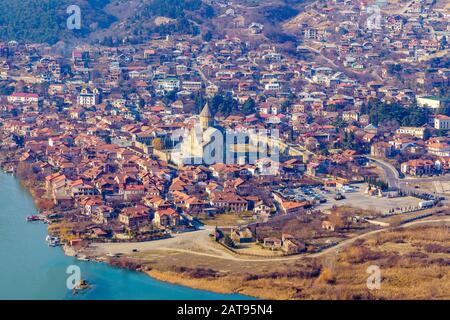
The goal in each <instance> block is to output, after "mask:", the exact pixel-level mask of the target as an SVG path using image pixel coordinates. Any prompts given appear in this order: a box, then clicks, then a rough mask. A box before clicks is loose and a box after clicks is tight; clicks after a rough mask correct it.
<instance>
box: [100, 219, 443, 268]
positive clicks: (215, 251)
mask: <svg viewBox="0 0 450 320" xmlns="http://www.w3.org/2000/svg"><path fill="white" fill-rule="evenodd" d="M446 222H449V223H450V218H445V219H434V220H423V221H413V222H410V223H406V224H404V225H402V226H401V227H402V228H407V227H412V226H416V225H422V224H434V223H446ZM389 229H390V228H389V227H388V228H383V229H378V230H374V231H370V232H367V233H364V234H361V235H358V236H356V237H354V238H351V239H347V240H344V241H342V242H340V243H339V244H337V245H335V246H333V247H330V248H328V249H325V250H323V251H321V252H318V253H313V254H308V255H296V256H289V257H280V258H242V257H239V256H238V255H235V254H232V253H231V252H227V251H226V250H225V249H222V248H217V247H215V246H214V245H211V241H210V239H209V233H210V231H209V230H207V229H205V230H200V231H196V232H190V233H186V234H181V235H177V236H176V237H174V238H171V239H166V240H160V241H150V242H142V243H114V244H98V245H95V246H94V247H93V248H94V249H95V250H96V252H97V253H98V254H106V253H122V254H126V253H132V252H133V249H138V250H139V251H140V252H146V251H152V250H157V251H173V252H182V253H188V254H194V255H198V256H205V257H210V258H217V259H225V260H232V261H241V262H271V261H272V262H280V261H291V260H301V259H306V258H319V257H322V256H325V255H327V254H330V253H333V252H336V251H337V250H340V249H342V248H344V247H346V246H348V245H350V244H352V243H353V242H355V241H356V240H358V239H366V238H369V237H371V236H373V235H375V234H378V233H381V232H385V231H388V230H389ZM173 245H175V246H180V247H173ZM184 245H188V246H190V247H187V248H183V246H184ZM192 245H194V246H195V247H197V248H200V249H202V250H203V251H204V252H199V251H195V250H194V249H193V248H192Z"/></svg>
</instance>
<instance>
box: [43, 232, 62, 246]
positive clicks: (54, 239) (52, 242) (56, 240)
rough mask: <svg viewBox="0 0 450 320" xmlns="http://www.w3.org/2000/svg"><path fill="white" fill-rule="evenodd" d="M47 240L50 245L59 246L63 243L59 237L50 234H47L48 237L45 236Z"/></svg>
mask: <svg viewBox="0 0 450 320" xmlns="http://www.w3.org/2000/svg"><path fill="white" fill-rule="evenodd" d="M45 241H47V244H48V245H49V246H50V247H58V246H60V245H61V241H60V240H59V238H58V237H52V236H50V235H47V237H46V238H45Z"/></svg>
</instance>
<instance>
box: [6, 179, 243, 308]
mask: <svg viewBox="0 0 450 320" xmlns="http://www.w3.org/2000/svg"><path fill="white" fill-rule="evenodd" d="M0 203H1V204H2V210H0V261H2V263H1V264H0V283H1V284H2V285H1V286H0V299H5V300H9V299H20V300H23V299H25V300H48V299H51V300H73V299H75V300H116V299H124V300H142V299H150V300H153V299H154V300H171V299H180V300H189V299H199V300H210V299H225V300H228V299H237V300H241V299H248V297H246V296H242V295H228V294H217V293H213V292H209V291H204V290H195V289H191V288H188V287H185V286H178V285H173V284H169V283H167V282H162V281H158V280H156V279H154V278H151V277H149V276H148V275H147V274H145V273H143V272H135V271H131V270H128V269H127V268H118V267H116V266H114V265H111V264H107V263H95V262H88V261H80V260H77V259H76V258H74V257H71V256H67V255H65V254H64V252H63V250H62V248H53V247H49V246H48V245H47V243H46V242H45V237H46V234H47V225H45V224H43V223H39V222H32V223H27V222H26V221H25V220H26V219H25V218H26V216H27V215H30V214H36V213H37V209H36V207H35V204H34V201H33V199H32V198H31V196H30V193H29V192H28V190H27V189H25V188H24V186H23V185H22V184H20V183H19V181H18V180H17V178H16V177H14V176H12V175H10V174H5V173H3V172H1V171H0ZM73 265H76V266H78V267H80V270H81V276H82V278H83V279H86V280H87V281H88V282H89V283H91V284H92V285H93V288H92V289H89V290H86V292H84V293H83V294H77V295H73V292H72V290H68V289H67V287H66V281H67V277H68V276H69V275H68V274H67V273H66V271H67V268H68V267H69V266H73ZM43 288H44V289H43Z"/></svg>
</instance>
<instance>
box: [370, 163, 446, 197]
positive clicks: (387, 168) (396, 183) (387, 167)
mask: <svg viewBox="0 0 450 320" xmlns="http://www.w3.org/2000/svg"><path fill="white" fill-rule="evenodd" d="M367 158H368V159H370V160H372V161H373V162H374V163H375V164H376V165H377V166H378V167H380V168H381V169H382V170H383V171H384V173H385V176H386V180H387V183H388V184H389V187H391V188H397V189H400V190H402V191H403V192H410V193H416V194H417V193H425V194H430V192H426V191H422V190H420V188H419V189H416V188H414V187H410V186H409V184H416V183H421V182H433V181H449V179H450V178H449V177H448V175H446V176H435V177H425V178H413V177H408V178H402V177H400V174H399V172H398V170H397V169H396V168H395V167H394V166H393V165H392V164H390V163H388V162H386V161H384V160H381V159H378V158H373V157H370V156H367ZM433 194H434V195H437V196H441V197H444V198H445V200H444V201H442V203H443V204H446V205H450V199H448V198H449V197H448V196H447V195H445V194H441V193H436V192H434V193H433Z"/></svg>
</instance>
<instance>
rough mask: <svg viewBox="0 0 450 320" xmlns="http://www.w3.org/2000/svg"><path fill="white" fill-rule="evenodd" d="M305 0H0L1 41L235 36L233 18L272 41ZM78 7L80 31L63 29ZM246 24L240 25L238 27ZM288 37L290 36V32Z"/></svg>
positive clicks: (117, 41)
mask: <svg viewBox="0 0 450 320" xmlns="http://www.w3.org/2000/svg"><path fill="white" fill-rule="evenodd" d="M307 1H308V0H267V1H266V0H234V1H225V0H213V1H211V0H0V4H1V10H0V41H9V40H16V41H27V42H35V43H36V42H37V43H49V44H54V43H56V42H58V41H60V40H64V41H70V40H74V39H75V40H78V42H79V40H81V41H87V42H95V43H101V44H104V45H108V46H115V45H118V44H121V43H123V42H124V41H127V42H129V43H131V44H135V43H142V42H145V41H147V40H148V38H149V37H153V36H155V35H160V36H166V35H173V34H186V35H191V36H202V37H203V39H204V40H206V41H208V40H209V39H211V37H213V36H217V37H223V36H225V35H226V34H227V32H229V33H230V34H232V35H234V34H235V30H233V29H234V28H235V18H238V17H241V18H243V19H244V20H245V21H246V23H245V24H246V25H249V24H250V23H252V22H259V23H262V24H264V26H265V29H264V33H266V34H267V35H268V37H269V38H270V39H272V40H275V41H278V40H277V39H280V38H281V39H285V38H286V39H289V37H288V36H286V35H285V34H283V33H282V30H281V28H280V23H281V22H284V21H286V20H289V19H292V18H293V17H295V16H296V15H297V14H298V13H299V7H301V6H302V5H303V4H304V3H305V2H307ZM74 4H75V5H79V6H80V8H81V26H82V28H81V30H69V29H68V28H67V25H66V23H67V18H68V17H69V16H70V14H68V13H67V8H68V7H69V6H70V5H74ZM243 28H244V29H245V26H244V27H243ZM291 38H292V36H291Z"/></svg>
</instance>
